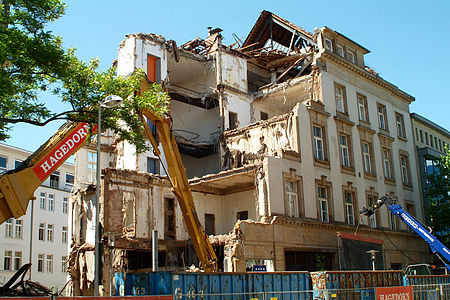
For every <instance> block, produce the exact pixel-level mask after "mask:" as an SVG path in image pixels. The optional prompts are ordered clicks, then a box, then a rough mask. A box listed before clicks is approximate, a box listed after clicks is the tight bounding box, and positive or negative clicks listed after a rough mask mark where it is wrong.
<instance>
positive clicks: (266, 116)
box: [260, 111, 269, 121]
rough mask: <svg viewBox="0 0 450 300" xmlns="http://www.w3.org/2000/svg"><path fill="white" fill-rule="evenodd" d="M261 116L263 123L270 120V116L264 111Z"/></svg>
mask: <svg viewBox="0 0 450 300" xmlns="http://www.w3.org/2000/svg"><path fill="white" fill-rule="evenodd" d="M260 116H261V121H262V120H267V119H268V118H269V115H268V114H267V113H266V112H263V111H262V112H261V114H260Z"/></svg>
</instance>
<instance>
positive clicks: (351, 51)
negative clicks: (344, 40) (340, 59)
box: [347, 48, 358, 64]
mask: <svg viewBox="0 0 450 300" xmlns="http://www.w3.org/2000/svg"><path fill="white" fill-rule="evenodd" d="M349 54H351V55H352V56H353V59H351V58H350V55H349ZM347 60H349V61H350V62H352V63H354V64H357V62H358V61H357V57H356V50H353V49H352V48H347Z"/></svg>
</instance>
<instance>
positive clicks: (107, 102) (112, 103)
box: [94, 95, 123, 296]
mask: <svg viewBox="0 0 450 300" xmlns="http://www.w3.org/2000/svg"><path fill="white" fill-rule="evenodd" d="M122 102H123V99H122V98H120V97H119V96H116V95H109V96H107V97H106V98H105V99H103V101H99V103H98V121H97V176H96V180H97V183H96V193H97V199H96V201H95V269H94V296H99V282H100V218H99V209H100V144H101V142H100V140H101V133H102V127H101V126H102V107H105V108H111V107H116V106H118V105H120V104H122Z"/></svg>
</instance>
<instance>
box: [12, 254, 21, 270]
mask: <svg viewBox="0 0 450 300" xmlns="http://www.w3.org/2000/svg"><path fill="white" fill-rule="evenodd" d="M21 266H22V251H14V262H13V269H14V271H18V270H19V269H20V267H21Z"/></svg>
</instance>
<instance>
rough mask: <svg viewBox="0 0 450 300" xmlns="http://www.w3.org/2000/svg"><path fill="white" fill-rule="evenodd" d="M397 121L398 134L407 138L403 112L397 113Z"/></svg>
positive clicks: (402, 137)
mask: <svg viewBox="0 0 450 300" xmlns="http://www.w3.org/2000/svg"><path fill="white" fill-rule="evenodd" d="M395 123H396V126H397V136H398V137H399V138H401V139H405V140H406V129H405V118H404V116H403V115H402V114H400V113H398V112H396V113H395Z"/></svg>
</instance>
